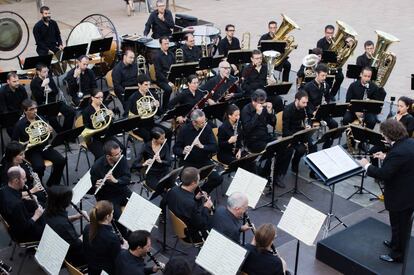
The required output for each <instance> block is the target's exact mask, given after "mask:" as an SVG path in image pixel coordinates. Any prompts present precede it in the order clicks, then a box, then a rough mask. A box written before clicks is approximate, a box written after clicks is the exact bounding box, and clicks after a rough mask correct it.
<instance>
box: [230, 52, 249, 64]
mask: <svg viewBox="0 0 414 275" xmlns="http://www.w3.org/2000/svg"><path fill="white" fill-rule="evenodd" d="M251 56H252V51H251V50H230V51H228V53H227V62H229V63H230V64H244V63H250V57H251Z"/></svg>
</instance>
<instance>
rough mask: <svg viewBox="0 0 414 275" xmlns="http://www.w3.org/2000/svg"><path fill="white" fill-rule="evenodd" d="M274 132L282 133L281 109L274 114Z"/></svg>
mask: <svg viewBox="0 0 414 275" xmlns="http://www.w3.org/2000/svg"><path fill="white" fill-rule="evenodd" d="M276 133H277V134H280V135H282V133H283V111H280V112H278V113H277V114H276Z"/></svg>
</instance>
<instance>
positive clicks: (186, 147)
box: [183, 145, 191, 155]
mask: <svg viewBox="0 0 414 275" xmlns="http://www.w3.org/2000/svg"><path fill="white" fill-rule="evenodd" d="M190 150H191V146H190V145H187V146H185V147H184V150H183V154H184V155H186V154H188V152H190Z"/></svg>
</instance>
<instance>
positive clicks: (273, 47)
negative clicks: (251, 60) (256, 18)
mask: <svg viewBox="0 0 414 275" xmlns="http://www.w3.org/2000/svg"><path fill="white" fill-rule="evenodd" d="M285 49H286V41H283V40H277V41H275V40H262V41H260V51H261V52H262V53H263V52H265V51H277V52H279V53H280V55H283V54H284V53H285Z"/></svg>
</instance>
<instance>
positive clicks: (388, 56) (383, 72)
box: [371, 30, 400, 87]
mask: <svg viewBox="0 0 414 275" xmlns="http://www.w3.org/2000/svg"><path fill="white" fill-rule="evenodd" d="M375 32H376V33H377V35H378V39H377V43H376V45H375V52H374V54H373V58H372V63H371V66H372V67H376V68H377V79H376V80H375V81H374V83H375V84H377V86H378V87H384V85H385V83H386V82H387V80H388V77H389V76H390V74H391V71H392V69H393V68H394V65H395V62H396V61H397V56H396V55H395V54H394V53H392V52H389V51H387V49H388V47H389V46H390V45H391V43H394V42H399V41H400V40H399V39H398V38H397V37H395V36H393V35H391V34H389V33H386V32H383V31H378V30H377V31H375Z"/></svg>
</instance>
